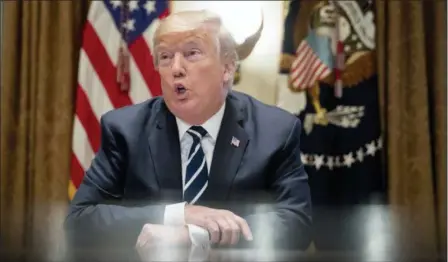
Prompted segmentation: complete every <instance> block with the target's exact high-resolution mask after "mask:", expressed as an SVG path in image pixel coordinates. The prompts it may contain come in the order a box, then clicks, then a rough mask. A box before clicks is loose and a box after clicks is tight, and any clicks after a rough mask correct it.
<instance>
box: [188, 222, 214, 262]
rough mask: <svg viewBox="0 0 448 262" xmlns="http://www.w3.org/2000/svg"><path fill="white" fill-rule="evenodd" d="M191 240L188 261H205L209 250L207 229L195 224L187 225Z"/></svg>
mask: <svg viewBox="0 0 448 262" xmlns="http://www.w3.org/2000/svg"><path fill="white" fill-rule="evenodd" d="M187 227H188V234H189V235H190V240H191V249H190V255H189V257H188V261H206V260H207V259H208V256H209V252H210V238H209V234H208V231H207V230H205V229H203V228H202V227H198V226H196V225H187Z"/></svg>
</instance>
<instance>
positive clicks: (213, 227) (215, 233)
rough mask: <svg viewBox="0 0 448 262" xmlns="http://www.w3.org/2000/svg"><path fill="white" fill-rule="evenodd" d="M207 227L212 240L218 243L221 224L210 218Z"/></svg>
mask: <svg viewBox="0 0 448 262" xmlns="http://www.w3.org/2000/svg"><path fill="white" fill-rule="evenodd" d="M205 227H206V228H207V230H208V233H209V234H210V241H211V242H212V243H213V244H216V243H218V242H219V239H220V230H219V225H218V224H217V223H216V222H215V221H213V220H211V219H209V220H207V222H206V224H205Z"/></svg>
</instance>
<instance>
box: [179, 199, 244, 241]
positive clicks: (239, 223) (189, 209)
mask: <svg viewBox="0 0 448 262" xmlns="http://www.w3.org/2000/svg"><path fill="white" fill-rule="evenodd" d="M185 223H186V224H193V225H197V226H200V227H202V228H204V229H206V230H207V231H208V232H209V234H210V239H211V242H212V243H219V244H220V245H229V244H230V245H235V244H236V243H238V240H239V237H240V234H241V233H243V236H244V238H245V239H246V240H247V241H251V240H252V232H251V230H250V228H249V225H248V224H247V222H246V220H244V219H243V218H241V217H239V216H237V215H235V214H234V213H232V212H230V211H228V210H222V209H213V208H208V207H204V206H195V205H185Z"/></svg>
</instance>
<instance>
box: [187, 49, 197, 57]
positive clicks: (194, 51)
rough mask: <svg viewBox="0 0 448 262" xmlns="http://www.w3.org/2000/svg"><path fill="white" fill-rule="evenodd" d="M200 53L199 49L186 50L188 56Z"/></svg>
mask: <svg viewBox="0 0 448 262" xmlns="http://www.w3.org/2000/svg"><path fill="white" fill-rule="evenodd" d="M198 54H200V52H199V50H190V51H188V52H187V55H188V56H194V55H198Z"/></svg>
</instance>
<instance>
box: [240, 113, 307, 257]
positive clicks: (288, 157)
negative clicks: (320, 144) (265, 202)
mask: <svg viewBox="0 0 448 262" xmlns="http://www.w3.org/2000/svg"><path fill="white" fill-rule="evenodd" d="M300 133H301V124H300V120H299V119H297V120H296V121H295V122H294V124H293V126H292V128H291V130H290V132H289V135H288V137H287V139H286V143H285V145H284V147H283V149H282V150H281V152H280V154H278V156H277V157H276V159H275V160H274V162H275V163H274V166H275V172H274V173H273V178H272V181H271V192H272V194H273V196H274V199H275V204H274V206H273V207H274V208H273V209H272V210H268V211H266V212H264V213H261V212H257V213H256V214H252V215H249V216H247V217H245V218H246V220H247V221H248V223H249V226H250V227H251V229H252V232H253V234H254V241H253V243H247V244H249V245H250V246H256V247H268V248H269V247H272V248H278V247H280V248H293V249H302V250H304V249H306V248H307V247H308V246H309V244H310V242H311V223H312V218H311V195H310V188H309V185H308V175H307V173H306V172H305V169H304V166H303V164H302V162H301V158H300Z"/></svg>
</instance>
